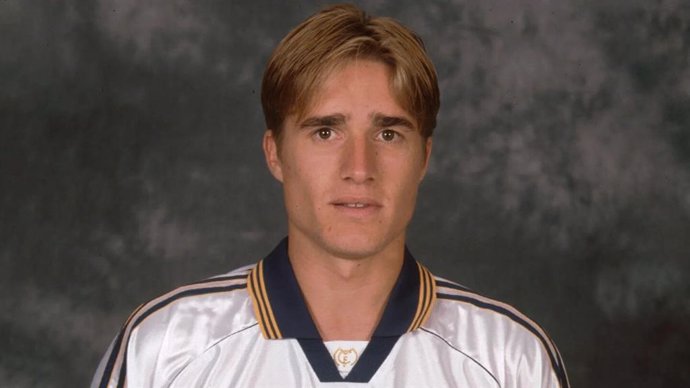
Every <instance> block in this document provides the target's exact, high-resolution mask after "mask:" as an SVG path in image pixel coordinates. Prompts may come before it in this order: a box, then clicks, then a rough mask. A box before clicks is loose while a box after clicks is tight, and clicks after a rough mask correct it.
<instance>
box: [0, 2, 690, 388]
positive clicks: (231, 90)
mask: <svg viewBox="0 0 690 388" xmlns="http://www.w3.org/2000/svg"><path fill="white" fill-rule="evenodd" d="M325 3H326V2H306V1H292V2H285V1H278V0H275V1H259V0H252V1H242V2H233V1H227V0H208V1H191V0H190V1H180V0H177V1H171V0H149V1H138V0H99V1H41V0H24V1H20V0H0V386H3V387H78V386H86V385H87V384H88V381H89V380H90V378H91V375H92V373H93V371H94V369H95V368H96V364H97V362H98V359H99V358H100V356H101V354H102V353H103V352H104V351H105V348H106V347H107V344H108V342H109V341H110V340H111V338H112V337H113V336H114V335H115V333H116V331H117V329H118V327H119V326H120V325H121V324H122V323H123V322H124V320H125V319H126V317H127V315H128V314H129V313H130V312H131V311H132V310H133V309H134V308H135V307H136V306H137V305H138V304H140V303H142V302H144V301H146V300H147V299H149V298H151V297H154V296H156V295H158V294H160V293H163V292H165V291H167V290H170V289H171V288H173V287H175V286H177V285H181V284H183V283H185V282H190V281H195V280H198V279H201V278H204V277H208V276H211V275H214V274H219V273H223V272H226V271H229V270H230V269H232V268H235V267H237V266H240V265H244V264H249V263H252V262H255V261H256V260H257V259H259V258H260V257H261V256H263V255H264V254H266V253H268V252H269V251H270V249H271V248H272V247H273V246H274V244H275V243H277V242H278V240H279V239H280V238H281V237H282V236H283V235H284V233H285V222H284V215H283V210H282V209H283V208H282V202H281V192H280V186H279V185H278V184H277V183H276V182H274V181H273V179H272V178H271V177H270V175H269V174H268V172H267V170H266V168H265V167H264V162H263V156H262V154H261V151H260V139H261V136H262V133H263V118H262V114H261V111H260V105H259V93H258V90H259V88H260V77H261V74H262V71H263V67H264V64H265V61H266V59H267V57H268V55H269V54H270V52H271V50H272V48H273V47H274V46H275V45H276V43H277V42H278V40H279V39H280V38H281V37H282V36H283V35H284V34H285V33H286V32H287V31H288V30H289V29H290V28H291V27H292V26H294V25H295V24H296V23H297V22H298V21H300V20H302V19H303V18H305V17H306V16H307V15H309V14H311V13H312V12H314V11H316V10H317V9H319V8H320V7H321V6H322V5H323V4H325ZM362 4H363V6H364V7H365V8H366V9H367V10H369V11H371V12H372V13H374V14H385V15H391V16H394V17H396V18H398V19H400V20H402V21H403V22H404V23H405V24H407V25H409V26H410V27H412V28H413V29H415V30H416V31H417V32H419V34H420V35H421V36H422V37H423V38H424V40H425V41H426V45H427V48H428V50H429V52H430V55H431V57H432V58H433V60H434V61H435V63H436V65H437V68H438V72H439V76H440V80H441V89H442V109H441V113H440V119H439V126H438V128H437V132H436V134H435V136H434V141H435V142H434V154H433V157H432V161H431V168H430V171H429V174H428V177H427V179H426V181H425V182H424V184H423V187H422V190H421V194H420V199H419V204H418V209H417V213H416V215H415V219H414V222H413V225H412V226H411V229H410V234H409V245H410V248H411V249H412V251H413V252H414V253H415V254H416V256H418V257H419V258H420V259H422V261H424V262H425V263H426V264H427V265H428V266H429V267H430V268H431V269H432V270H433V271H434V272H436V273H437V274H442V275H443V276H445V277H447V278H451V279H453V280H456V281H459V282H461V283H463V284H464V285H466V286H469V287H471V288H473V289H475V290H477V291H479V292H481V293H483V294H486V295H489V296H493V297H497V298H500V299H503V300H506V301H508V302H510V303H511V304H514V305H515V306H517V307H518V308H519V309H521V310H522V311H523V312H525V313H526V314H528V315H530V316H531V317H533V318H534V319H535V320H537V321H538V322H539V323H541V324H542V326H544V327H545V328H546V329H547V330H548V332H549V333H550V334H551V336H552V337H553V338H554V340H555V341H556V342H557V343H558V345H559V347H560V349H561V352H562V354H563V357H564V359H565V361H566V365H567V367H568V370H569V373H570V376H571V380H572V383H573V385H574V386H577V387H680V386H689V385H690V368H689V367H688V365H690V326H689V324H688V318H690V286H689V285H688V284H689V280H690V279H689V278H690V268H688V267H690V260H689V256H690V70H689V68H688V64H689V63H688V62H689V60H690V2H689V1H687V0H685V1H683V0H676V1H671V0H669V1H651V0H650V1H625V0H600V1H595V0H591V1H586V0H571V1H536V0H533V1H528V0H524V1H517V0H514V1H498V0H496V1H487V0H468V1H459V0H458V1H441V0H436V1H427V2H423V3H422V2H419V1H413V0H410V1H402V0H399V1H383V0H380V1H369V2H362Z"/></svg>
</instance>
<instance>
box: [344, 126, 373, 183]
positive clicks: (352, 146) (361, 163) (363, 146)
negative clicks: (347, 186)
mask: <svg viewBox="0 0 690 388" xmlns="http://www.w3.org/2000/svg"><path fill="white" fill-rule="evenodd" d="M342 152H343V153H342V155H341V158H342V166H341V177H342V178H343V179H344V180H348V181H352V182H353V183H366V182H368V181H373V180H374V177H375V176H376V158H377V154H376V149H375V144H372V141H370V140H369V139H367V137H366V136H364V135H362V136H353V137H351V138H349V139H348V140H347V142H346V146H345V147H344V149H343V151H342Z"/></svg>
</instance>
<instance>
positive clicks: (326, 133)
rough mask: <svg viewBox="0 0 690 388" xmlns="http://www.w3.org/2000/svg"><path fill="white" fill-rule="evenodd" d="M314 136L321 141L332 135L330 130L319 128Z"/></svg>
mask: <svg viewBox="0 0 690 388" xmlns="http://www.w3.org/2000/svg"><path fill="white" fill-rule="evenodd" d="M316 135H317V136H318V137H319V139H321V140H328V139H330V138H331V136H332V135H333V131H332V130H331V129H330V128H320V129H319V130H317V131H316Z"/></svg>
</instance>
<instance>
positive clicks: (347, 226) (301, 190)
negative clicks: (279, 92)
mask: <svg viewBox="0 0 690 388" xmlns="http://www.w3.org/2000/svg"><path fill="white" fill-rule="evenodd" d="M314 101H315V103H314V104H313V106H311V107H309V108H308V109H307V111H306V114H305V115H304V118H301V119H300V120H299V121H297V117H295V116H294V115H293V116H289V117H287V118H286V120H285V123H284V128H283V134H282V138H281V144H280V152H278V150H277V144H276V142H275V139H274V138H273V136H272V133H271V132H270V131H267V133H266V136H265V137H264V150H265V152H266V158H267V162H268V165H269V168H270V170H271V172H272V173H273V175H274V176H275V177H276V179H278V180H279V181H281V182H282V183H283V190H284V195H285V206H286V210H287V215H288V235H289V236H290V241H296V240H297V239H299V241H300V242H304V243H306V244H309V245H310V247H311V248H312V249H316V250H320V251H322V252H324V253H328V254H331V255H334V256H337V257H341V258H351V259H354V258H363V257H370V256H372V255H375V254H377V253H380V252H382V251H383V250H385V249H386V248H390V247H392V246H393V245H392V244H394V245H395V246H402V244H403V243H404V240H405V229H406V227H407V225H408V223H409V221H410V219H411V217H412V214H413V211H414V206H415V201H416V197H417V188H418V186H419V183H420V182H421V180H422V178H423V176H424V173H425V171H426V166H427V162H428V155H429V152H430V151H431V139H428V141H425V139H423V138H422V136H421V135H420V133H419V129H418V128H417V125H416V120H414V118H413V117H412V116H411V115H410V114H408V113H407V112H406V111H405V110H403V109H402V108H401V107H400V105H398V103H397V102H396V101H395V99H394V97H393V95H392V93H391V88H390V83H389V69H388V67H387V66H386V65H385V64H383V63H380V62H375V61H369V60H358V61H352V62H350V63H348V64H346V65H344V66H343V67H341V68H340V69H339V70H336V71H334V72H333V73H332V74H331V75H330V76H329V77H327V78H326V81H325V82H324V84H323V85H322V87H321V88H320V90H318V91H317V93H316V95H315V98H314ZM397 244H400V245H397Z"/></svg>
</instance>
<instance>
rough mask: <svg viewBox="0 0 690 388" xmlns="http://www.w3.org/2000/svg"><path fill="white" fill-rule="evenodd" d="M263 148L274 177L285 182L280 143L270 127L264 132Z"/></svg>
mask: <svg viewBox="0 0 690 388" xmlns="http://www.w3.org/2000/svg"><path fill="white" fill-rule="evenodd" d="M263 148H264V156H265V157H266V164H267V165H268V170H269V171H271V174H273V177H275V178H276V179H277V180H278V181H280V182H281V183H283V165H282V163H281V161H280V157H279V156H278V143H277V140H276V138H275V136H274V135H273V131H271V130H270V129H268V130H266V132H265V133H264V140H263Z"/></svg>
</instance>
